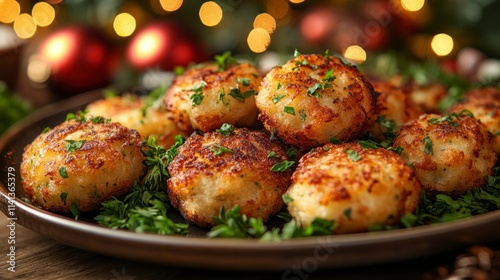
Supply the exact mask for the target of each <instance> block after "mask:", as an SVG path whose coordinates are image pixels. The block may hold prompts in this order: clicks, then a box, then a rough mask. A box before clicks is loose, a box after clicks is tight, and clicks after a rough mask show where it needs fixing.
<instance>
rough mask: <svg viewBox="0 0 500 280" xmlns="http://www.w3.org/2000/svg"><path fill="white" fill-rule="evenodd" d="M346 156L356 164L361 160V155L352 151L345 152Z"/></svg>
mask: <svg viewBox="0 0 500 280" xmlns="http://www.w3.org/2000/svg"><path fill="white" fill-rule="evenodd" d="M345 152H346V154H347V156H348V157H349V159H350V160H352V161H354V162H356V161H358V160H360V159H361V155H359V154H358V153H356V151H354V150H345Z"/></svg>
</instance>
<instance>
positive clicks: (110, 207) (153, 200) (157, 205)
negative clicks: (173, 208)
mask: <svg viewBox="0 0 500 280" xmlns="http://www.w3.org/2000/svg"><path fill="white" fill-rule="evenodd" d="M168 207H169V205H168V203H167V194H166V192H165V191H164V190H162V191H154V190H147V189H146V188H145V187H142V186H140V185H139V184H137V183H136V184H134V187H133V188H132V192H131V193H130V194H128V195H127V196H126V197H125V198H124V199H123V200H119V199H117V198H113V199H111V200H108V201H105V202H103V203H102V208H101V213H100V214H99V215H98V216H96V217H95V218H94V220H95V221H97V223H99V224H100V225H104V226H107V227H109V228H112V229H128V230H131V231H135V232H152V233H158V234H187V232H188V225H187V224H182V223H175V222H173V221H172V220H171V219H170V218H168V217H167V209H168Z"/></svg>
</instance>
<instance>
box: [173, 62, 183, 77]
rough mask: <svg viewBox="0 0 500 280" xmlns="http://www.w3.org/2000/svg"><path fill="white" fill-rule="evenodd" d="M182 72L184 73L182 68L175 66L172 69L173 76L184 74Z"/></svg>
mask: <svg viewBox="0 0 500 280" xmlns="http://www.w3.org/2000/svg"><path fill="white" fill-rule="evenodd" d="M184 72H186V68H185V67H184V66H181V65H177V66H175V67H174V74H175V75H177V76H179V75H182V74H184Z"/></svg>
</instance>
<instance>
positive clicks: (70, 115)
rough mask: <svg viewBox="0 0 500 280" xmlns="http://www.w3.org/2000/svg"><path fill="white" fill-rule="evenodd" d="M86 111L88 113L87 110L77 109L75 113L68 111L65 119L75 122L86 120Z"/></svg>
mask: <svg viewBox="0 0 500 280" xmlns="http://www.w3.org/2000/svg"><path fill="white" fill-rule="evenodd" d="M88 113H89V111H88V110H82V111H78V113H77V114H73V113H68V114H67V115H66V121H70V120H75V121H77V122H82V123H84V122H87V114H88Z"/></svg>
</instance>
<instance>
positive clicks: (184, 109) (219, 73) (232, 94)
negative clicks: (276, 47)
mask: <svg viewBox="0 0 500 280" xmlns="http://www.w3.org/2000/svg"><path fill="white" fill-rule="evenodd" d="M261 80H262V76H261V75H260V74H259V72H258V70H257V69H256V68H255V67H254V66H252V65H251V64H249V63H233V64H230V65H228V66H227V68H225V69H220V66H219V65H218V64H216V63H208V64H202V65H198V66H196V67H193V68H191V69H188V70H187V71H186V72H184V73H183V74H182V75H180V76H177V77H176V78H175V79H174V81H173V83H172V85H171V87H170V88H169V89H168V90H167V93H166V94H165V97H164V103H165V105H166V108H167V111H168V113H169V118H170V119H171V120H173V121H174V122H175V123H176V125H177V127H178V128H179V129H180V130H182V131H184V132H186V133H190V132H192V131H193V130H196V129H198V130H201V131H203V132H207V131H211V130H214V129H216V128H219V127H220V126H221V125H222V124H224V123H228V124H231V125H234V126H237V127H250V128H256V127H257V126H258V124H259V122H258V120H257V114H258V110H257V107H255V94H256V93H257V90H258V87H259V84H260V81H261Z"/></svg>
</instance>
